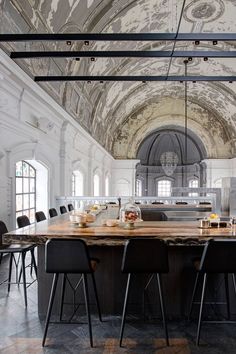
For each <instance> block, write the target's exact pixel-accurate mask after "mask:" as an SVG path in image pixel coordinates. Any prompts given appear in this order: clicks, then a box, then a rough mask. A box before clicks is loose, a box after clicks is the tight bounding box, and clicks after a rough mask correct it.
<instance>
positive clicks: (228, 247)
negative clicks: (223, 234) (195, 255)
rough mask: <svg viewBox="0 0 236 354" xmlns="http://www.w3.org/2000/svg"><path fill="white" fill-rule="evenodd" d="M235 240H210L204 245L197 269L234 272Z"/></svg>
mask: <svg viewBox="0 0 236 354" xmlns="http://www.w3.org/2000/svg"><path fill="white" fill-rule="evenodd" d="M235 255H236V240H210V241H209V242H207V244H206V245H205V247H204V251H203V254H202V258H201V263H200V267H199V270H200V271H201V272H204V273H236V256H235Z"/></svg>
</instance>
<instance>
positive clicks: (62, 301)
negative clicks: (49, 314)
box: [60, 274, 66, 321]
mask: <svg viewBox="0 0 236 354" xmlns="http://www.w3.org/2000/svg"><path fill="white" fill-rule="evenodd" d="M65 288H66V274H63V278H62V287H61V303H60V321H61V320H62V313H63V305H64V297H65Z"/></svg>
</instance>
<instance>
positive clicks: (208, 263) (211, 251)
mask: <svg viewBox="0 0 236 354" xmlns="http://www.w3.org/2000/svg"><path fill="white" fill-rule="evenodd" d="M235 254H236V240H227V239H226V240H225V239H224V240H210V241H208V242H207V244H206V245H205V247H204V251H203V254H202V257H201V259H200V260H199V258H195V259H194V260H193V263H194V266H195V269H196V270H197V275H196V279H195V284H194V288H193V294H192V300H191V304H190V311H189V318H190V316H191V313H192V308H193V304H194V300H195V295H196V291H197V288H198V284H199V277H200V276H202V277H203V283H202V291H201V302H200V309H199V318H198V329H197V338H196V345H199V341H200V332H201V325H202V310H203V305H204V298H205V290H206V284H207V276H208V275H209V274H220V273H222V274H224V280H225V292H226V304H227V314H228V318H229V319H230V303H229V285H228V274H232V280H233V286H234V291H235V294H236V283H235V275H234V274H235V273H236V257H235ZM214 322H215V321H214ZM220 322H224V321H220Z"/></svg>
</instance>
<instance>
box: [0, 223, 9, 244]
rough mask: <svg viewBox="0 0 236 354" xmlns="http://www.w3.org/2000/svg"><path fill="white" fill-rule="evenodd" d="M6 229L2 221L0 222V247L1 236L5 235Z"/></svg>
mask: <svg viewBox="0 0 236 354" xmlns="http://www.w3.org/2000/svg"><path fill="white" fill-rule="evenodd" d="M7 232H8V230H7V227H6V225H5V223H4V222H3V221H1V220H0V246H1V245H2V235H3V234H5V233H7Z"/></svg>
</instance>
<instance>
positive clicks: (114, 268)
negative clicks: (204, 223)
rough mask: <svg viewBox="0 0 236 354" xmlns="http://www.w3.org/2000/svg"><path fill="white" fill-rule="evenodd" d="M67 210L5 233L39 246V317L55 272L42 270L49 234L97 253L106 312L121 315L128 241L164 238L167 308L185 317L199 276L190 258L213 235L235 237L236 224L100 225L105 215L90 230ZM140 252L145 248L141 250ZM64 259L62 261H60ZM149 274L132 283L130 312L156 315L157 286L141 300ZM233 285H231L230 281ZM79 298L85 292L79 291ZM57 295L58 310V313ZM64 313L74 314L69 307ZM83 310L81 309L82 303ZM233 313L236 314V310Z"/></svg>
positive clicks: (8, 238) (14, 239)
mask: <svg viewBox="0 0 236 354" xmlns="http://www.w3.org/2000/svg"><path fill="white" fill-rule="evenodd" d="M69 215H70V214H69V213H68V214H63V215H61V216H58V217H55V218H52V219H50V220H45V221H42V222H39V223H37V224H32V225H30V226H27V227H25V228H22V229H18V230H15V231H12V232H9V233H7V234H5V235H4V241H5V242H8V243H10V242H13V243H14V242H19V241H21V242H27V243H28V242H32V243H34V244H36V245H38V311H39V316H40V318H44V317H45V313H46V307H47V303H48V297H49V290H50V286H51V279H52V277H51V274H46V273H45V271H44V244H45V242H46V241H47V240H48V239H50V238H55V237H58V238H81V239H83V240H85V242H86V243H87V244H88V246H89V249H90V254H91V256H95V257H98V258H99V259H100V264H99V266H98V269H97V271H96V274H95V276H96V280H97V286H98V294H99V297H100V303H101V308H102V312H103V313H106V314H120V313H121V308H122V304H123V298H124V291H125V282H126V275H124V274H121V272H120V268H121V260H122V254H123V247H124V244H125V242H126V240H128V239H130V238H133V237H152V238H162V239H164V240H165V241H166V242H167V243H168V245H169V266H170V272H169V273H168V274H166V275H164V276H163V285H164V293H165V297H166V307H167V313H168V316H169V317H184V316H185V315H186V314H187V311H188V306H189V301H190V295H191V291H192V286H193V283H194V279H195V270H194V268H193V264H192V260H193V258H194V257H198V256H200V255H201V253H202V249H203V245H204V243H205V242H206V241H207V240H209V239H211V238H222V237H223V238H236V228H235V226H232V227H225V228H208V229H201V228H199V227H198V225H199V223H198V222H176V221H158V222H139V223H136V224H135V229H134V230H127V229H124V227H123V225H118V226H115V227H107V226H102V225H101V220H102V218H103V215H102V214H101V215H100V216H99V217H98V218H97V221H96V222H95V223H94V224H90V225H88V227H86V228H78V227H77V226H76V225H73V224H71V222H70V219H69ZM140 252H142V250H140ZM59 261H60V260H58V262H59ZM73 278H74V280H73V281H75V282H76V280H77V279H78V277H76V276H75V275H74V276H73ZM146 279H147V277H145V276H141V277H137V279H135V280H134V282H133V291H132V290H131V294H130V311H131V312H134V313H138V312H139V313H140V312H141V311H143V310H144V307H146V310H145V312H146V314H151V315H153V314H156V313H158V311H159V308H158V307H156V298H155V297H156V295H155V294H156V292H155V290H156V288H155V287H156V284H155V282H153V283H154V284H151V286H150V289H149V290H148V292H147V297H146V300H147V301H146V302H145V303H146V304H144V303H143V301H142V299H143V292H142V285H145V282H146ZM230 287H231V284H230ZM90 290H91V291H90V294H91V303H92V311H93V310H94V312H96V306H95V301H94V298H93V291H92V289H90ZM218 295H219V297H220V298H221V297H222V296H224V289H222V291H221V289H220V291H219V294H218ZM76 297H77V301H80V298H81V292H80V290H79V291H78V294H77V295H76ZM71 300H72V293H71V292H70V289H67V299H66V301H68V302H70V301H71ZM58 305H59V304H58V298H57V301H56V306H55V308H54V313H56V312H58ZM66 307H67V309H66V312H67V311H68V313H69V312H70V308H69V306H66ZM81 311H83V307H81ZM232 312H233V313H234V312H235V313H236V311H234V309H232Z"/></svg>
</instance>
